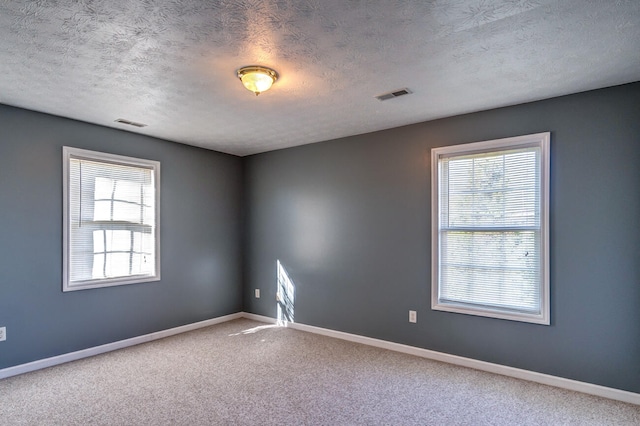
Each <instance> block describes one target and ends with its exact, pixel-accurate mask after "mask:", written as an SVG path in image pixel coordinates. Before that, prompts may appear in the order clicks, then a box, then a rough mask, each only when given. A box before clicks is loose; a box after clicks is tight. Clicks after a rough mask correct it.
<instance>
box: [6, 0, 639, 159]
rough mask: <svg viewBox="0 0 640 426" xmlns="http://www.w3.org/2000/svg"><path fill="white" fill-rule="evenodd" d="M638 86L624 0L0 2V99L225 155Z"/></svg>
mask: <svg viewBox="0 0 640 426" xmlns="http://www.w3.org/2000/svg"><path fill="white" fill-rule="evenodd" d="M254 64H259V65H266V66H270V67H273V68H275V69H276V70H278V72H279V73H280V76H281V78H280V79H279V80H278V81H277V82H276V84H275V85H274V86H273V88H272V89H271V90H270V91H269V92H266V93H263V94H262V95H260V96H259V97H257V98H256V97H255V96H254V95H253V94H251V93H250V92H248V91H246V89H244V88H243V86H242V85H241V84H240V82H239V80H237V78H236V75H235V70H236V69H237V68H239V67H241V66H244V65H254ZM638 80H640V1H639V0H557V1H553V0H502V1H497V0H496V1H491V0H433V1H426V0H422V1H406V0H405V1H399V0H396V1H392V0H379V1H373V0H371V1H366V0H361V1H355V0H351V1H347V0H298V1H294V0H218V1H214V0H208V1H205V0H200V1H199V0H144V1H133V0H110V1H104V0H96V1H92V0H75V1H71V0H59V1H56V0H50V1H45V0H31V1H29V0H0V103H4V104H8V105H14V106H18V107H23V108H27V109H32V110H36V111H43V112H47V113H51V114H55V115H60V116H64V117H70V118H74V119H78V120H83V121H87V122H91V123H96V124H100V125H104V126H110V127H116V128H121V129H125V130H129V131H133V132H137V133H142V134H147V135H152V136H157V137H161V138H165V139H169V140H173V141H176V142H181V143H186V144H191V145H197V146H202V147H206V148H210V149H214V150H218V151H222V152H227V153H232V154H237V155H247V154H252V153H258V152H264V151H269V150H273V149H278V148H284V147H289V146H294V145H301V144H306V143H312V142H318V141H322V140H328V139H333V138H337V137H342V136H348V135H354V134H360V133H366V132H371V131H375V130H380V129H386V128H390V127H396V126H400V125H405V124H410V123H416V122H421V121H426V120H429V119H434V118H439V117H445V116H451V115H456V114H461V113H465V112H472V111H478V110H483V109H488V108H493V107H499V106H505V105H513V104H517V103H522V102H527V101H533V100H537V99H543V98H549V97H553V96H558V95H564V94H569V93H575V92H580V91H585V90H590V89H595V88H600V87H606V86H612V85H617V84H622V83H628V82H632V81H638ZM404 87H408V88H409V89H411V91H412V92H413V94H411V95H408V96H404V97H401V98H395V99H391V100H388V101H384V102H381V101H378V100H377V99H375V98H374V96H376V95H380V94H383V93H385V92H389V91H393V90H397V89H400V88H404ZM117 118H125V119H128V120H132V121H136V122H142V123H145V124H148V127H145V128H142V129H138V128H135V127H130V126H125V125H122V124H118V123H115V122H114V120H115V119H117ZM0 142H1V141H0Z"/></svg>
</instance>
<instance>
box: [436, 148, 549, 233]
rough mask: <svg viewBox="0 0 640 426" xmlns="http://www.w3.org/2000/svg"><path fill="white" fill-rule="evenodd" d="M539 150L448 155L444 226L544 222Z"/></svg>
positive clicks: (514, 224)
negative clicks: (460, 155)
mask: <svg viewBox="0 0 640 426" xmlns="http://www.w3.org/2000/svg"><path fill="white" fill-rule="evenodd" d="M538 162H539V155H538V150H537V149H536V150H531V149H529V152H522V151H521V150H517V151H500V152H495V153H488V154H482V155H479V156H478V157H477V158H475V157H471V158H470V157H469V156H464V157H461V158H458V157H452V158H446V159H443V160H442V170H443V173H442V180H443V183H442V185H441V191H442V192H441V196H442V209H441V214H442V217H441V223H442V225H443V226H444V227H456V226H457V227H488V226H538V225H539V223H540V217H539V214H538V210H539V209H538V202H537V200H538V195H539V191H540V180H539V178H538V174H537V170H538V165H539V163H538Z"/></svg>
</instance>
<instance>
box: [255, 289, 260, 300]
mask: <svg viewBox="0 0 640 426" xmlns="http://www.w3.org/2000/svg"><path fill="white" fill-rule="evenodd" d="M256 299H260V289H259V288H256Z"/></svg>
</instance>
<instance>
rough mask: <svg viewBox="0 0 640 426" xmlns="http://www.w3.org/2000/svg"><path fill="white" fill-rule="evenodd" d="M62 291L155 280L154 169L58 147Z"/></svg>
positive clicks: (156, 188) (156, 187)
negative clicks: (60, 159) (60, 158)
mask: <svg viewBox="0 0 640 426" xmlns="http://www.w3.org/2000/svg"><path fill="white" fill-rule="evenodd" d="M62 155H63V173H64V187H63V198H64V204H63V206H64V207H63V216H64V223H63V234H64V243H63V245H64V247H63V257H64V262H63V285H62V289H63V291H72V290H82V289H87V288H97V287H106V286H114V285H123V284H134V283H140V282H146V281H157V280H159V279H160V234H159V223H160V220H159V219H160V213H159V205H160V163H159V162H157V161H151V160H141V159H137V158H131V157H123V156H120V155H112V154H105V153H101V152H94V151H87V150H83V149H77V148H70V147H63V151H62Z"/></svg>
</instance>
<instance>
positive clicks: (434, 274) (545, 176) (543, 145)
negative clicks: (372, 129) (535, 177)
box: [431, 132, 551, 325]
mask: <svg viewBox="0 0 640 426" xmlns="http://www.w3.org/2000/svg"><path fill="white" fill-rule="evenodd" d="M550 139H551V132H544V133H536V134H531V135H524V136H516V137H511V138H503V139H494V140H489V141H483V142H473V143H467V144H460V145H452V146H446V147H439V148H432V149H431V250H432V254H431V309H432V310H437V311H446V312H454V313H461V314H467V315H476V316H482V317H490V318H498V319H505V320H512V321H521V322H528V323H534V324H542V325H549V324H550V323H551V321H550V297H549V293H550V283H549V281H550V280H549V262H550V260H549V183H550V181H549V179H550V178H549V177H550V159H549V156H550ZM531 146H536V147H539V148H540V152H541V159H540V170H539V171H540V198H541V200H540V222H541V223H540V239H541V241H540V259H541V264H540V267H541V271H540V278H541V289H540V291H541V294H540V303H541V307H540V313H539V314H538V313H536V314H531V313H516V312H509V311H505V310H501V309H499V308H490V307H472V306H469V305H467V304H462V303H460V304H456V303H452V302H441V301H440V300H439V292H440V276H439V274H440V188H439V186H440V163H439V159H440V158H441V157H442V156H450V155H451V154H456V155H465V154H480V153H482V152H490V151H495V150H499V149H505V148H509V149H511V148H524V147H531Z"/></svg>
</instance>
